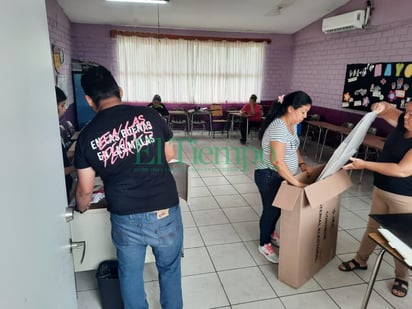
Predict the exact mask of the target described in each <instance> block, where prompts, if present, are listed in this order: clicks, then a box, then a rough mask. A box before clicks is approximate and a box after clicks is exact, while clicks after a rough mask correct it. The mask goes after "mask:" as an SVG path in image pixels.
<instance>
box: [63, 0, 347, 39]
mask: <svg viewBox="0 0 412 309" xmlns="http://www.w3.org/2000/svg"><path fill="white" fill-rule="evenodd" d="M349 1H350V0H170V2H169V3H168V4H160V5H157V4H141V3H120V2H107V1H105V0H57V2H58V3H59V4H60V6H61V7H62V8H63V10H64V12H65V13H66V15H67V16H68V17H69V19H70V20H71V21H72V22H75V23H91V24H110V25H124V26H134V27H155V28H157V26H158V9H159V24H160V28H172V29H191V30H208V31H234V32H260V33H281V34H292V33H295V32H296V31H299V30H300V29H302V28H304V27H305V26H307V25H309V24H311V23H312V22H314V21H316V20H318V19H319V18H321V17H323V16H325V15H326V14H328V13H330V12H332V11H334V10H335V9H337V8H339V7H341V6H342V5H344V4H346V3H348V2H349Z"/></svg>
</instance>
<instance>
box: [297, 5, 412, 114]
mask: <svg viewBox="0 0 412 309" xmlns="http://www.w3.org/2000/svg"><path fill="white" fill-rule="evenodd" d="M373 3H374V6H375V9H374V11H373V12H372V17H371V20H370V24H369V26H368V28H367V29H366V30H356V31H348V32H341V33H335V34H327V35H326V34H323V33H322V31H321V28H322V26H321V25H322V20H319V21H317V22H315V23H313V24H311V25H309V26H308V27H306V28H305V29H303V30H301V31H299V32H297V33H295V34H294V35H293V41H294V49H293V57H292V59H293V65H292V76H291V89H302V90H304V91H306V92H308V93H309V94H310V95H311V97H312V99H313V102H314V104H315V105H317V106H322V107H328V108H332V109H341V107H340V104H341V101H342V94H343V86H344V82H345V80H344V79H345V73H346V65H347V64H350V63H368V62H380V61H382V62H384V61H385V62H391V61H393V62H395V61H412V17H411V15H410V12H411V11H412V1H410V0H397V1H387V0H375V1H373ZM364 7H365V1H363V0H352V1H351V2H349V3H348V4H347V5H346V6H343V7H341V8H340V9H339V10H337V11H335V12H333V13H332V14H330V15H331V16H333V15H337V14H342V13H345V12H349V11H353V10H356V9H363V8H364ZM346 110H347V109H346Z"/></svg>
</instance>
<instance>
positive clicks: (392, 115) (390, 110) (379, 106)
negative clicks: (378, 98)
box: [371, 101, 402, 127]
mask: <svg viewBox="0 0 412 309" xmlns="http://www.w3.org/2000/svg"><path fill="white" fill-rule="evenodd" d="M371 110H372V111H374V112H376V113H377V114H378V117H380V118H382V119H384V120H385V121H386V122H387V123H389V124H390V125H391V126H393V127H396V126H397V125H398V119H399V116H400V115H401V114H402V112H401V111H400V110H399V109H397V108H396V106H395V105H393V104H390V103H388V102H383V101H382V102H378V103H374V104H372V106H371Z"/></svg>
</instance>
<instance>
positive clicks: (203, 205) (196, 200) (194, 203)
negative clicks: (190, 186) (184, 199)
mask: <svg viewBox="0 0 412 309" xmlns="http://www.w3.org/2000/svg"><path fill="white" fill-rule="evenodd" d="M189 208H190V209H191V210H192V211H194V210H201V209H214V208H219V206H218V204H217V202H216V200H215V199H214V198H213V197H212V196H206V197H193V198H190V200H189Z"/></svg>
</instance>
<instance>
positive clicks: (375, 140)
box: [359, 134, 386, 182]
mask: <svg viewBox="0 0 412 309" xmlns="http://www.w3.org/2000/svg"><path fill="white" fill-rule="evenodd" d="M385 141H386V139H385V138H384V137H380V136H376V135H372V134H366V135H365V138H364V139H363V141H362V145H363V146H365V154H364V156H363V159H364V160H366V159H367V158H368V152H369V149H371V148H372V149H376V151H382V149H383V146H384V145H385ZM363 172H364V170H361V173H360V178H359V182H362V178H363Z"/></svg>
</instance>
